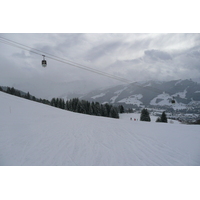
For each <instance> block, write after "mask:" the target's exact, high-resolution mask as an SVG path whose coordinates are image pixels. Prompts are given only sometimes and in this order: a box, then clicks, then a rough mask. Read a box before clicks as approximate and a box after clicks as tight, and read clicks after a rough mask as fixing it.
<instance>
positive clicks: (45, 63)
mask: <svg viewBox="0 0 200 200" xmlns="http://www.w3.org/2000/svg"><path fill="white" fill-rule="evenodd" d="M42 56H43V60H42V66H43V67H46V66H47V61H46V60H45V55H42Z"/></svg>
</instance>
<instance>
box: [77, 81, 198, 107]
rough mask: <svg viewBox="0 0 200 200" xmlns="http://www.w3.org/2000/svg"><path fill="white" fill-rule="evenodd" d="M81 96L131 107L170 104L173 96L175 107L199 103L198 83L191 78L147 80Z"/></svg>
mask: <svg viewBox="0 0 200 200" xmlns="http://www.w3.org/2000/svg"><path fill="white" fill-rule="evenodd" d="M81 98H82V99H86V100H89V101H98V102H100V103H106V102H107V103H112V104H121V105H124V106H125V107H131V108H132V107H139V106H172V103H171V100H172V99H173V98H174V99H175V101H176V106H177V107H179V108H181V107H182V108H185V106H186V105H192V104H193V105H195V103H196V104H199V103H200V83H197V82H194V81H192V80H174V81H168V82H159V81H147V82H142V83H132V84H129V85H119V86H115V87H112V88H109V89H104V90H96V91H92V92H90V93H88V94H85V95H82V96H81Z"/></svg>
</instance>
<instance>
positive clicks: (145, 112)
mask: <svg viewBox="0 0 200 200" xmlns="http://www.w3.org/2000/svg"><path fill="white" fill-rule="evenodd" d="M140 121H146V122H150V121H151V118H150V116H149V112H148V110H147V109H145V108H144V109H143V110H142V112H141V115H140Z"/></svg>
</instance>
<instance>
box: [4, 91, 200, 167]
mask: <svg viewBox="0 0 200 200" xmlns="http://www.w3.org/2000/svg"><path fill="white" fill-rule="evenodd" d="M0 111H1V115H0V122H1V126H0V165H7V166H8V165H15V166H17V165H20V166H21V165H31V166H35V165H39V166H42V165H45V166H48V165H53V166H55V165H65V166H66V165H73V166H76V165H79V166H85V165H87V166H94V165H95V166H97V165H98V166H99V165H100V166H102V165H103V166H105V165H111V166H116V165H117V166H119V165H123V166H125V165H140V166H141V165H174V166H175V165H200V146H199V143H200V134H199V126H197V125H183V124H179V123H176V122H174V123H167V124H166V123H155V118H153V117H152V121H151V122H141V121H139V120H138V121H137V120H136V121H135V120H130V117H133V118H138V117H139V115H137V114H122V115H120V119H111V118H106V117H97V116H90V115H84V114H78V113H73V112H69V111H65V110H61V109H58V108H55V107H51V106H48V105H44V104H40V103H37V102H33V101H29V100H26V99H23V98H19V97H16V96H13V95H9V94H6V93H3V92H0Z"/></svg>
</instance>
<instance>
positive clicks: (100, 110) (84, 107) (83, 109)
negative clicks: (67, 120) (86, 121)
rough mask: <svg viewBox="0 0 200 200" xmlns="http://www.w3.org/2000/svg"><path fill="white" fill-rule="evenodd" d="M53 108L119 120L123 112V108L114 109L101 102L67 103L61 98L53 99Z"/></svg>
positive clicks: (75, 100)
mask: <svg viewBox="0 0 200 200" xmlns="http://www.w3.org/2000/svg"><path fill="white" fill-rule="evenodd" d="M50 105H51V106H54V107H57V108H61V109H66V110H69V111H73V112H78V113H83V114H88V115H96V116H104V117H112V118H119V112H122V110H124V109H122V108H121V106H119V107H114V106H112V105H109V104H107V103H106V104H100V103H99V102H92V103H90V102H89V101H85V100H79V99H78V98H74V99H70V100H67V101H66V102H65V101H64V100H63V99H61V98H53V99H52V100H51V102H50Z"/></svg>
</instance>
